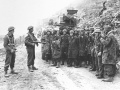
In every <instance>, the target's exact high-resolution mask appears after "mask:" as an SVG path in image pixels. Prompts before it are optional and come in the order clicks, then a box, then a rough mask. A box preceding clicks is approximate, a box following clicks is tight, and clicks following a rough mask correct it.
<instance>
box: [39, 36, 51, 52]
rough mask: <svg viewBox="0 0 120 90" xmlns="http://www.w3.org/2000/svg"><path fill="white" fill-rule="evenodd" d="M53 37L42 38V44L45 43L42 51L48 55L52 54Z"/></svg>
mask: <svg viewBox="0 0 120 90" xmlns="http://www.w3.org/2000/svg"><path fill="white" fill-rule="evenodd" d="M52 39H53V37H52V36H51V35H45V36H43V37H42V40H41V41H42V42H45V44H43V47H42V51H44V52H46V54H51V44H52Z"/></svg>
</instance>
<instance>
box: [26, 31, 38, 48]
mask: <svg viewBox="0 0 120 90" xmlns="http://www.w3.org/2000/svg"><path fill="white" fill-rule="evenodd" d="M33 41H37V38H36V37H35V36H34V34H33V33H31V34H30V33H28V35H27V36H26V37H25V46H26V47H27V48H34V47H35V46H33V45H32V43H33Z"/></svg>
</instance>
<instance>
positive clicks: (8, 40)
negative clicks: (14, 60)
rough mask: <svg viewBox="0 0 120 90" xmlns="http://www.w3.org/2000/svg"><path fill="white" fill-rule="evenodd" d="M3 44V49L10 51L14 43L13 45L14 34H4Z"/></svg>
mask: <svg viewBox="0 0 120 90" xmlns="http://www.w3.org/2000/svg"><path fill="white" fill-rule="evenodd" d="M3 46H4V48H5V50H6V51H7V52H10V51H11V49H13V48H14V47H15V45H14V36H9V35H8V34H7V35H5V37H4V44H3Z"/></svg>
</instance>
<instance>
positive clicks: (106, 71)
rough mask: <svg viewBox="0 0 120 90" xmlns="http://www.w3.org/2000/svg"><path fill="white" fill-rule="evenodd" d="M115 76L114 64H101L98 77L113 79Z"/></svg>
mask: <svg viewBox="0 0 120 90" xmlns="http://www.w3.org/2000/svg"><path fill="white" fill-rule="evenodd" d="M115 74H116V65H114V64H102V67H101V70H100V74H99V75H100V76H104V75H107V76H109V77H114V76H115Z"/></svg>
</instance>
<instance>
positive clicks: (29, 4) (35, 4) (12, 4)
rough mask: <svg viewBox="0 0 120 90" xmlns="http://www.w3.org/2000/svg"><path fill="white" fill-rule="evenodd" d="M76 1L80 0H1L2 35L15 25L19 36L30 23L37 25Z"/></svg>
mask: <svg viewBox="0 0 120 90" xmlns="http://www.w3.org/2000/svg"><path fill="white" fill-rule="evenodd" d="M75 1H78V0H0V32H1V33H0V35H4V34H6V33H7V28H8V27H9V26H15V28H16V32H15V34H16V35H17V36H18V35H21V34H24V33H26V32H27V29H26V28H27V27H28V26H29V25H33V26H35V25H36V24H37V23H38V22H39V20H41V19H43V18H46V17H49V16H51V15H53V14H54V13H55V12H57V11H59V10H61V9H63V8H64V7H66V6H68V5H70V4H71V3H72V2H75ZM79 1H80V0H79ZM82 1H84V0H81V2H82Z"/></svg>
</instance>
